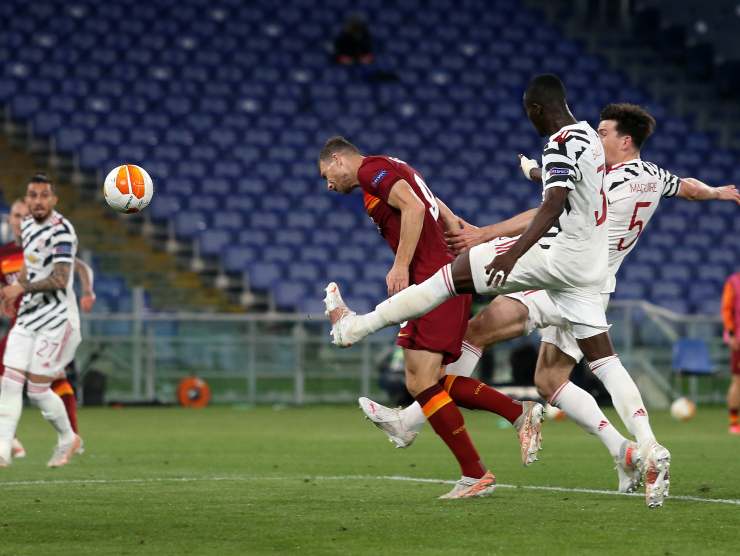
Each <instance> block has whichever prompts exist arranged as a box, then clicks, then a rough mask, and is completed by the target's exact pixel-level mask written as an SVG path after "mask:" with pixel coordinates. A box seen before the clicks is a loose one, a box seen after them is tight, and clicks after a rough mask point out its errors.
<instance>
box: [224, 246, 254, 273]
mask: <svg viewBox="0 0 740 556" xmlns="http://www.w3.org/2000/svg"><path fill="white" fill-rule="evenodd" d="M258 253H259V251H258V250H256V249H255V248H254V247H245V246H242V245H227V246H226V248H225V249H224V251H223V257H222V261H223V268H224V270H225V271H226V272H233V273H242V272H244V271H245V270H247V269H248V268H249V265H250V263H252V262H253V261H255V260H257V257H258Z"/></svg>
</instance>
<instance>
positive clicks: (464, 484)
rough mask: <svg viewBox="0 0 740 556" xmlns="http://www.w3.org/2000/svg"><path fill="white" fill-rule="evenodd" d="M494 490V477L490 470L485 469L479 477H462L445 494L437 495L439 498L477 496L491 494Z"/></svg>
mask: <svg viewBox="0 0 740 556" xmlns="http://www.w3.org/2000/svg"><path fill="white" fill-rule="evenodd" d="M495 490H496V477H495V476H494V474H493V473H491V472H490V471H486V474H485V475H483V476H482V477H481V478H480V479H473V478H472V477H463V478H461V479H460V480H459V481H457V482H456V483H455V486H454V487H453V488H452V490H451V491H450V492H448V493H447V494H443V495H442V496H440V497H439V499H440V500H453V499H456V498H478V497H481V496H488V495H489V494H493V491H495Z"/></svg>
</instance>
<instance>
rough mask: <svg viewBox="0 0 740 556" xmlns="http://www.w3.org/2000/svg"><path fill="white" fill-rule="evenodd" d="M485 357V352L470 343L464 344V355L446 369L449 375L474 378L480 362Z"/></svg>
mask: <svg viewBox="0 0 740 556" xmlns="http://www.w3.org/2000/svg"><path fill="white" fill-rule="evenodd" d="M482 356H483V352H482V351H481V350H480V349H478V348H477V347H475V346H474V345H473V344H469V343H468V342H463V343H462V353H461V355H460V358H459V359H458V360H457V361H455V362H454V363H450V364H449V365H447V367H446V368H445V373H447V374H448V375H457V376H473V372H474V371H475V368H476V367H477V366H478V361H480V358H481V357H482Z"/></svg>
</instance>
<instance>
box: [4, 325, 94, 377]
mask: <svg viewBox="0 0 740 556" xmlns="http://www.w3.org/2000/svg"><path fill="white" fill-rule="evenodd" d="M81 340H82V336H81V334H80V330H79V328H75V327H73V326H72V325H71V324H69V323H67V324H65V325H64V326H60V327H59V328H57V329H56V330H51V331H46V330H40V331H38V332H33V331H31V330H28V329H27V328H23V327H22V326H19V325H17V324H16V325H15V326H13V328H12V329H11V331H10V334H9V335H8V343H7V345H6V347H5V356H4V357H3V365H4V366H5V367H9V368H11V369H16V370H18V371H23V372H25V373H33V374H36V375H41V376H46V377H50V378H54V377H56V376H57V375H60V374H61V373H62V372H63V371H64V368H65V367H66V366H67V365H68V364H69V363H70V362H71V361H72V360H73V359H74V357H75V352H76V351H77V346H79V345H80V342H81Z"/></svg>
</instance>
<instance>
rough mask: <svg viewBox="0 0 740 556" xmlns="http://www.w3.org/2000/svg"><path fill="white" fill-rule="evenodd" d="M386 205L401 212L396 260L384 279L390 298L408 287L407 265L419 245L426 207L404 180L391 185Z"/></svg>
mask: <svg viewBox="0 0 740 556" xmlns="http://www.w3.org/2000/svg"><path fill="white" fill-rule="evenodd" d="M388 204H389V205H390V206H392V207H393V208H395V209H398V210H400V211H401V238H400V241H399V242H398V249H397V250H396V259H395V261H394V262H393V267H392V268H391V270H390V272H389V273H388V275H387V276H386V278H385V281H386V284H387V286H388V295H389V296H392V295H395V294H397V293H398V292H400V291H401V290H404V289H406V288H407V287H408V286H409V265H410V264H411V259H413V258H414V252H415V251H416V245H417V244H418V243H419V237H420V236H421V228H422V226H423V225H424V213H425V212H426V206H425V205H424V203H423V202H422V201H421V199H419V197H417V195H416V193H414V190H413V189H411V186H410V185H409V184H408V182H407V181H405V180H399V181H397V182H396V183H395V184H394V185H393V189H391V192H390V194H389V195H388Z"/></svg>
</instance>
